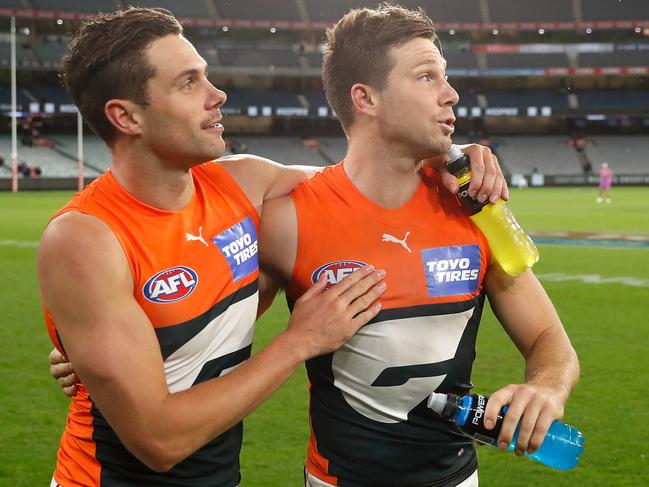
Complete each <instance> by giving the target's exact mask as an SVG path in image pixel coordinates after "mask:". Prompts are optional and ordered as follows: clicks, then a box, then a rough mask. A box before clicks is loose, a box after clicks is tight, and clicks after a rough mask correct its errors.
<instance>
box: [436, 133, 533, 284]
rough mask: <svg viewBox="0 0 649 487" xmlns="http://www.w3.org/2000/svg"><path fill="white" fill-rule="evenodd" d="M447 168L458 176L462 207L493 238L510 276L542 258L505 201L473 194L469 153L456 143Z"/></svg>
mask: <svg viewBox="0 0 649 487" xmlns="http://www.w3.org/2000/svg"><path fill="white" fill-rule="evenodd" d="M448 160H449V161H450V162H448V163H447V165H446V167H447V168H448V170H449V172H451V174H453V175H454V176H455V177H456V178H457V179H458V184H459V185H460V189H459V191H458V194H457V197H458V199H459V200H460V203H461V204H462V208H463V209H464V211H465V212H466V213H467V215H469V217H470V218H471V220H473V221H474V222H475V224H476V225H477V226H478V228H480V230H481V231H482V233H483V234H484V236H485V237H487V240H488V241H489V248H490V249H491V253H492V255H493V257H494V259H495V260H496V262H498V264H499V265H500V267H502V269H503V270H504V271H505V272H506V273H507V274H509V275H510V276H518V275H519V274H522V273H523V272H524V271H525V269H527V268H528V267H532V266H533V265H534V264H536V263H537V262H538V260H539V251H538V249H537V248H536V245H534V242H532V239H531V238H530V236H529V235H528V234H527V233H525V230H523V229H522V228H521V226H520V225H519V224H518V222H517V221H516V219H515V218H514V215H513V214H512V212H511V210H510V209H509V208H508V207H507V204H506V203H505V202H504V201H503V200H498V202H497V203H496V204H494V205H490V204H488V201H485V202H484V203H480V202H479V201H478V200H476V199H474V198H471V197H470V196H469V183H470V182H471V169H470V168H469V162H470V161H469V156H467V155H466V154H463V153H462V151H460V149H459V148H458V147H457V146H455V145H453V146H451V149H450V150H449V151H448Z"/></svg>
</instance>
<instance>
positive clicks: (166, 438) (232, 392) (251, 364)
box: [123, 332, 303, 471]
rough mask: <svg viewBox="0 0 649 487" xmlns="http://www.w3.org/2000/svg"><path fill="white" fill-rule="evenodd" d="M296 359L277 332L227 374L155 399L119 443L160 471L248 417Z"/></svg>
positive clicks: (290, 344)
mask: <svg viewBox="0 0 649 487" xmlns="http://www.w3.org/2000/svg"><path fill="white" fill-rule="evenodd" d="M302 358H303V357H302V356H301V354H300V352H299V344H297V343H294V341H293V340H292V338H291V336H290V335H289V334H287V333H286V332H285V333H282V334H280V335H278V336H277V337H276V338H275V339H274V340H273V341H272V342H271V343H270V344H268V346H266V347H265V348H264V349H263V350H261V351H260V352H259V353H257V354H256V355H255V356H254V357H252V358H251V359H250V360H248V361H246V362H245V363H243V364H242V365H240V366H239V367H238V368H237V369H235V370H233V371H232V372H230V373H228V374H226V375H224V376H222V377H219V378H216V379H212V380H209V381H206V382H203V383H201V384H199V385H197V386H194V387H192V388H191V389H189V390H187V391H183V392H180V393H176V394H169V395H167V396H166V397H164V398H161V400H160V401H159V402H158V404H157V407H156V406H154V407H150V408H149V409H148V410H147V412H146V414H138V415H137V418H136V419H135V422H134V423H131V425H130V427H129V431H128V432H127V434H126V435H125V436H126V438H123V441H125V444H126V446H127V447H128V448H129V449H131V450H132V452H133V453H134V454H135V455H136V456H137V457H138V458H140V459H141V460H142V461H143V462H144V463H146V464H147V465H149V466H150V467H152V468H154V469H156V470H159V471H166V470H168V469H170V468H172V467H173V466H174V465H176V464H177V463H179V462H180V461H182V460H183V459H184V458H186V457H187V456H189V455H191V454H192V453H193V452H194V451H196V450H198V449H199V448H200V447H202V446H203V445H205V444H206V443H207V442H209V441H211V440H213V439H214V438H216V437H217V436H220V435H221V434H223V433H224V432H225V431H227V430H228V429H230V428H231V427H233V426H234V425H236V424H237V423H238V422H240V421H241V420H242V419H243V418H244V417H246V416H247V415H248V414H250V413H251V412H252V411H253V410H254V409H255V408H257V407H258V406H259V405H260V404H261V403H262V402H263V401H264V400H266V399H267V398H268V397H269V396H270V395H271V394H272V393H273V392H275V391H276V390H277V389H278V388H279V387H280V386H281V385H282V384H284V383H285V382H286V381H287V380H288V379H289V378H290V376H291V375H292V374H293V372H294V371H295V369H296V368H297V367H298V366H299V364H300V363H302ZM197 405H198V407H197ZM150 406H151V405H150Z"/></svg>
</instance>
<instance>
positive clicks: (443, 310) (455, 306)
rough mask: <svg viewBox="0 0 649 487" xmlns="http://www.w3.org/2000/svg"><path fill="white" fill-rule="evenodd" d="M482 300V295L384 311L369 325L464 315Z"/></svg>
mask: <svg viewBox="0 0 649 487" xmlns="http://www.w3.org/2000/svg"><path fill="white" fill-rule="evenodd" d="M481 300H482V298H481V295H478V296H476V297H474V298H471V299H468V300H466V301H458V302H455V303H438V304H420V305H417V306H405V307H403V308H389V309H382V310H381V311H380V312H379V314H377V315H376V316H375V317H374V318H372V319H371V320H370V321H369V322H368V323H367V324H368V325H371V324H372V323H380V322H382V321H390V320H401V319H404V318H417V317H419V316H439V315H450V314H455V313H462V312H463V311H466V310H468V309H471V308H473V307H474V306H476V305H478V303H479V302H480V301H481Z"/></svg>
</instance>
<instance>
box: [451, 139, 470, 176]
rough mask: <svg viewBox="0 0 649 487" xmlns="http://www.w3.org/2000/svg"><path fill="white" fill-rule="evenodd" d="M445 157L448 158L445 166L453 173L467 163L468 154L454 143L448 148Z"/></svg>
mask: <svg viewBox="0 0 649 487" xmlns="http://www.w3.org/2000/svg"><path fill="white" fill-rule="evenodd" d="M446 157H447V158H448V162H447V163H446V168H447V169H448V170H449V172H450V173H451V174H455V173H457V172H458V171H460V170H461V169H464V168H465V167H467V166H468V165H469V156H467V155H466V154H464V153H463V152H462V151H461V150H460V148H459V147H458V146H457V145H455V144H453V145H452V146H451V148H450V149H449V150H448V152H447V153H446Z"/></svg>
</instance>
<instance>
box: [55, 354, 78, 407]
mask: <svg viewBox="0 0 649 487" xmlns="http://www.w3.org/2000/svg"><path fill="white" fill-rule="evenodd" d="M48 361H49V363H50V375H51V376H52V377H54V379H55V380H56V381H57V382H58V383H59V385H60V386H61V388H62V389H63V393H64V394H65V395H66V396H68V397H74V395H75V394H76V393H77V386H76V384H78V383H79V378H78V377H77V374H75V373H74V369H73V368H72V364H71V363H70V362H68V358H67V357H66V356H65V355H63V354H62V353H61V352H59V351H58V350H57V349H56V348H53V349H52V351H51V352H50V355H49V357H48Z"/></svg>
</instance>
